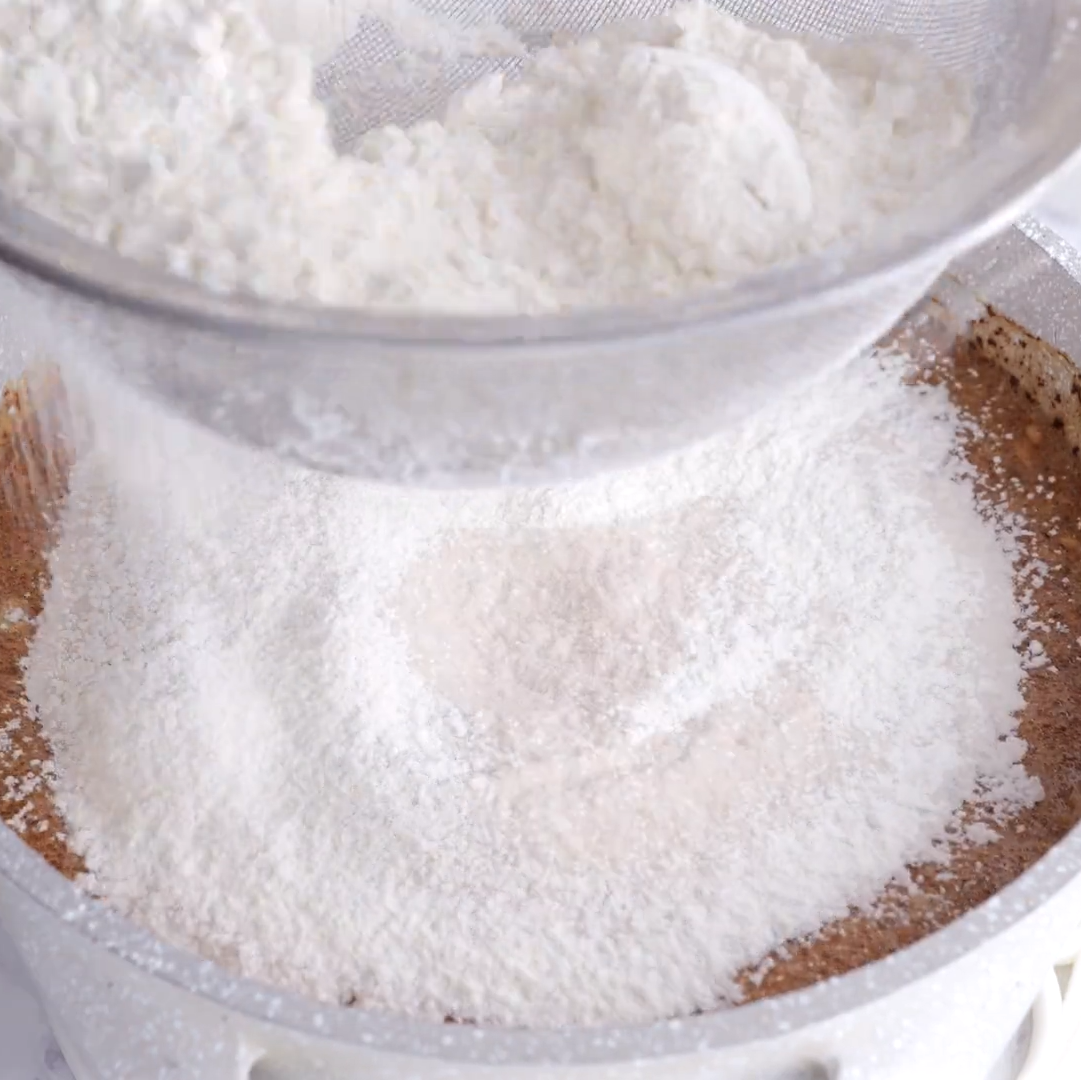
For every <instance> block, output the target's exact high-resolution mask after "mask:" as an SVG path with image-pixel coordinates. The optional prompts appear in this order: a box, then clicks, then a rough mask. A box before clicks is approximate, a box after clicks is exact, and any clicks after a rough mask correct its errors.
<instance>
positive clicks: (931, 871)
mask: <svg viewBox="0 0 1081 1080" xmlns="http://www.w3.org/2000/svg"><path fill="white" fill-rule="evenodd" d="M1003 335H1005V337H1004V336H1003ZM1006 338H1008V339H1009V340H1008V342H1006V345H1007V346H1008V348H1007V350H1006V351H1010V350H1012V351H1013V352H1014V353H1016V352H1017V351H1018V350H1019V349H1020V350H1021V351H1025V350H1028V349H1029V348H1030V347H1031V348H1033V349H1035V348H1036V347H1037V346H1038V343H1036V342H1035V341H1034V339H1028V338H1027V336H1026V335H1024V334H1023V333H1022V332H1019V331H1017V328H1015V327H1009V325H1008V324H1005V323H1004V322H1003V321H1002V320H1000V319H996V318H995V317H991V318H989V319H988V320H986V321H985V322H984V323H983V324H977V326H976V327H975V329H974V334H973V336H972V338H971V339H969V340H967V341H966V342H964V343H962V344H960V345H959V346H958V348H957V349H956V352H955V356H954V357H953V358H952V359H951V360H950V361H947V362H940V363H939V364H937V365H935V366H934V367H932V368H930V369H928V370H927V372H926V373H925V375H926V378H927V379H928V380H929V381H936V382H937V381H944V382H945V383H946V384H947V386H948V387H949V390H950V394H951V397H952V398H953V400H954V401H955V403H957V405H958V406H959V407H960V408H961V410H962V411H963V413H964V414H965V415H966V416H968V417H970V418H972V419H973V420H975V421H976V422H977V424H978V428H979V432H978V433H977V434H973V435H969V436H966V438H965V441H964V444H963V445H964V450H965V453H966V455H967V457H968V458H969V460H970V461H971V463H972V464H973V466H975V468H976V470H977V471H978V474H979V477H980V481H979V484H980V487H981V489H982V491H983V492H984V493H985V494H986V495H987V496H988V497H989V499H990V500H991V501H993V502H995V503H1004V504H1005V505H1006V507H1007V508H1008V510H1009V511H1012V512H1014V513H1017V514H1020V515H1023V516H1024V517H1025V519H1026V520H1027V521H1028V523H1029V531H1030V533H1031V536H1030V537H1029V539H1028V540H1027V544H1028V550H1029V554H1030V556H1032V557H1035V558H1036V559H1038V560H1040V562H1042V563H1043V564H1045V566H1046V571H1045V572H1044V574H1043V575H1042V579H1039V580H1037V581H1033V580H1032V579H1028V580H1026V581H1020V580H1019V581H1018V586H1017V587H1018V590H1019V592H1026V593H1030V594H1031V600H1032V601H1033V602H1034V603H1035V605H1036V608H1037V611H1038V614H1037V616H1036V618H1037V619H1038V620H1039V621H1040V622H1041V623H1042V624H1043V627H1044V628H1042V629H1041V630H1040V631H1039V632H1038V633H1037V634H1036V635H1035V637H1036V638H1038V639H1039V641H1040V642H1041V645H1042V647H1043V650H1044V654H1045V655H1044V656H1042V657H1040V658H1039V663H1041V664H1042V666H1038V667H1036V668H1034V669H1033V670H1031V671H1030V673H1029V677H1028V680H1027V685H1026V687H1025V699H1026V703H1027V704H1026V707H1025V709H1024V711H1023V714H1022V717H1021V722H1020V733H1021V735H1022V736H1023V737H1024V738H1025V739H1026V740H1027V742H1028V744H1029V750H1028V753H1027V755H1026V758H1025V765H1026V768H1027V769H1028V771H1029V772H1030V773H1031V774H1032V775H1034V776H1037V777H1039V779H1040V780H1041V782H1042V783H1043V786H1044V790H1045V797H1044V799H1043V800H1042V801H1041V802H1040V803H1039V804H1037V805H1036V806H1035V807H1033V808H1031V809H1030V810H1027V811H1025V812H1023V813H1021V814H1019V815H1018V816H1017V817H1016V818H1014V819H1013V820H1012V821H1010V822H1009V823H1007V824H1006V825H1005V826H1002V827H1000V828H999V830H998V831H999V832H1000V835H1001V839H999V840H998V841H997V842H994V843H990V844H983V845H972V844H969V845H967V846H958V847H957V848H956V849H955V851H954V852H953V855H952V858H951V861H950V864H949V865H948V866H942V865H934V866H916V867H911V868H910V870H911V875H912V880H913V882H914V883H915V885H916V886H917V887H916V888H913V889H900V888H898V889H894V890H891V891H889V892H887V893H886V894H885V895H884V896H883V897H882V898H881V900H880V902H879V903H878V904H877V906H876V908H875V910H874V911H873V912H871V913H866V914H861V913H856V912H854V913H853V914H852V915H851V916H850V917H849V918H847V919H844V920H842V921H840V922H837V923H834V924H831V925H829V926H827V927H825V928H824V929H823V930H822V931H820V932H819V933H818V934H816V935H814V936H813V937H812V938H809V939H807V940H799V941H792V942H788V943H786V944H785V945H784V946H783V947H781V948H779V949H778V950H776V951H775V952H774V953H773V954H771V955H770V956H768V957H766V958H764V959H763V961H762V962H761V963H760V964H758V965H756V966H755V967H754V969H753V970H749V971H746V972H744V973H743V976H742V978H741V986H742V989H743V991H744V994H745V998H746V1000H748V1001H751V1000H756V999H759V998H763V997H769V996H773V995H776V994H780V993H783V992H785V991H788V990H794V989H798V988H801V987H805V986H808V985H810V984H812V983H814V982H817V981H819V980H821V979H823V978H826V977H829V976H836V975H840V974H843V973H845V972H847V971H850V970H852V969H854V968H856V967H859V966H861V965H863V964H865V963H868V962H870V961H873V960H877V959H880V958H882V957H884V956H886V955H888V954H890V953H892V952H894V951H896V950H897V949H900V948H903V947H904V946H906V945H909V944H912V943H913V942H915V941H918V940H919V939H920V938H922V937H925V936H926V935H927V934H929V933H931V932H933V931H934V930H936V929H938V928H940V927H942V926H944V925H946V924H947V923H949V922H950V921H952V920H953V919H955V918H957V917H958V916H959V915H961V914H963V913H964V912H965V911H968V910H969V909H971V908H972V907H974V906H976V905H977V904H979V903H982V902H983V901H984V900H986V899H988V898H989V897H990V896H992V895H993V894H994V893H996V892H997V891H999V890H1000V889H1001V888H1002V887H1003V886H1005V885H1006V884H1008V883H1009V882H1010V881H1012V880H1013V879H1014V878H1015V877H1017V876H1018V875H1019V874H1020V873H1022V872H1023V871H1024V870H1025V869H1026V868H1028V867H1029V866H1031V865H1032V864H1033V863H1034V862H1035V861H1036V860H1037V859H1039V858H1040V857H1041V856H1042V855H1044V854H1045V853H1046V852H1047V851H1048V850H1049V849H1050V848H1051V847H1052V846H1053V845H1054V844H1055V843H1056V842H1057V841H1058V840H1060V839H1061V838H1062V837H1063V836H1064V835H1065V834H1066V833H1067V832H1068V831H1069V830H1070V829H1071V828H1072V827H1073V826H1074V825H1075V824H1076V823H1077V822H1078V821H1079V820H1081V736H1079V735H1078V733H1077V732H1075V723H1076V721H1075V719H1074V718H1075V717H1078V716H1081V590H1079V589H1078V588H1077V587H1076V584H1075V578H1081V459H1079V456H1078V443H1077V435H1078V433H1079V431H1081V419H1079V420H1078V422H1076V423H1074V422H1073V420H1072V419H1071V417H1074V416H1076V417H1081V382H1078V383H1077V384H1076V385H1077V393H1076V395H1075V396H1074V397H1073V398H1072V399H1071V400H1065V399H1064V398H1069V397H1070V394H1069V391H1068V389H1067V390H1066V391H1064V397H1061V398H1060V400H1059V401H1058V406H1059V407H1058V408H1052V411H1051V412H1050V413H1048V412H1045V411H1043V410H1041V408H1040V407H1039V406H1038V405H1037V402H1036V393H1035V391H1036V389H1037V388H1036V386H1035V384H1033V385H1032V387H1031V391H1033V392H1029V393H1027V392H1026V390H1027V389H1028V388H1029V383H1028V382H1026V380H1024V379H1018V377H1017V376H1016V375H1013V376H1011V375H1010V374H1009V373H1007V372H1006V371H1005V370H1003V367H1002V366H1001V364H1000V362H1001V361H1002V359H1003V351H1004V347H1003V343H1004V341H1005V339H1006ZM1022 343H1023V347H1022ZM1039 348H1044V349H1046V347H1045V346H1039ZM1060 359H1061V358H1060ZM1071 370H1072V369H1071ZM1038 377H1039V376H1034V378H1038ZM30 397H31V390H30V388H29V387H28V386H27V385H26V384H25V383H22V384H18V385H14V386H10V387H8V388H7V389H6V390H5V392H4V398H3V408H2V412H0V477H2V478H3V486H2V489H0V496H2V497H0V817H2V818H3V820H4V821H5V822H6V823H7V824H8V825H9V826H11V827H12V828H14V829H15V830H16V831H17V832H18V833H19V835H20V836H22V838H23V839H24V840H25V842H26V843H28V844H29V845H30V846H31V847H32V848H33V849H34V850H35V851H37V852H38V853H39V854H40V855H42V856H43V857H44V858H45V859H46V860H48V862H49V863H51V864H52V865H53V866H54V867H55V868H56V869H57V870H59V871H60V872H61V873H63V874H64V875H65V876H67V877H69V878H75V877H76V876H77V875H78V874H79V873H80V872H81V870H82V869H83V864H82V860H81V859H80V858H79V857H78V856H77V855H76V854H75V853H73V852H72V851H71V850H70V849H69V848H68V846H67V844H66V838H65V834H64V825H63V821H62V820H61V819H60V818H59V816H58V815H57V813H56V810H55V808H54V806H53V804H52V799H51V796H50V789H49V776H50V770H51V763H50V752H49V747H48V745H47V743H46V741H45V740H44V738H43V737H42V735H41V733H40V731H39V730H38V727H37V725H36V723H35V722H34V720H33V719H32V717H30V716H29V715H28V714H27V709H26V705H25V697H24V692H23V680H22V663H23V660H24V658H25V656H26V650H27V647H28V644H29V641H30V637H31V634H32V631H33V619H34V618H35V617H36V616H37V614H38V613H39V612H40V610H41V604H42V595H43V589H44V585H45V583H46V574H47V564H46V552H47V547H48V539H49V535H50V531H51V528H52V522H53V520H54V516H55V514H54V510H55V505H56V500H57V498H58V497H59V496H60V494H61V493H62V491H63V488H64V478H65V475H66V466H67V457H66V454H65V449H64V447H63V446H62V445H61V446H59V447H57V446H55V445H53V446H51V448H50V450H49V452H48V453H47V452H46V450H45V446H46V445H48V444H50V442H51V440H46V439H44V438H43V437H42V429H41V425H40V418H41V417H42V416H45V418H46V421H47V420H48V412H49V410H51V409H55V408H62V405H58V404H57V400H61V401H62V395H59V394H57V386H56V384H55V382H53V383H51V384H48V385H46V387H45V389H44V391H43V392H39V393H38V394H36V395H35V396H34V400H33V401H31V400H30ZM46 403H47V404H46ZM1064 417H1065V419H1064ZM41 492H44V493H45V496H46V497H45V498H39V497H38V494H39V493H41ZM448 1019H449V1018H448Z"/></svg>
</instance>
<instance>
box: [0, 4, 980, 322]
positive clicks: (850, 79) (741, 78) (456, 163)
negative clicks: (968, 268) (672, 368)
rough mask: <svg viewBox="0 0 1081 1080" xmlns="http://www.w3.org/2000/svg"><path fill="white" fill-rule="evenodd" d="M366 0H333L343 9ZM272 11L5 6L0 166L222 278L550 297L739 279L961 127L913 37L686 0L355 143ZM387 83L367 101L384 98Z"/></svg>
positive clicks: (875, 218)
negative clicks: (786, 35) (338, 136)
mask: <svg viewBox="0 0 1081 1080" xmlns="http://www.w3.org/2000/svg"><path fill="white" fill-rule="evenodd" d="M360 6H363V5H359V4H349V3H347V4H344V5H338V6H334V5H332V6H331V8H329V9H328V15H327V18H328V19H329V20H330V22H329V23H328V25H335V24H336V21H340V20H347V19H350V18H352V17H354V16H355V14H356V12H357V11H358V9H359V7H360ZM367 6H368V7H370V9H371V11H372V13H374V15H375V16H376V17H378V18H380V19H384V20H388V19H393V18H394V17H395V14H396V13H397V14H399V15H400V14H401V12H408V10H409V9H408V7H407V6H404V5H401V4H395V3H393V2H389V0H379V2H378V3H377V2H376V0H370V2H369V4H368V5H367ZM280 7H281V5H280V4H278V3H272V4H270V5H269V7H268V5H267V3H266V2H265V0H262V2H260V0H224V2H220V3H219V2H214V3H211V2H210V0H155V2H153V3H147V2H145V0H109V2H107V3H105V2H100V0H8V2H7V3H5V4H3V5H0V185H2V187H3V188H4V190H5V192H6V193H7V194H8V195H9V196H12V197H14V198H17V199H19V200H22V201H23V202H25V203H26V204H27V205H29V206H30V207H32V208H33V209H35V210H37V211H39V212H41V213H42V214H45V215H47V216H49V217H51V218H54V219H55V220H57V221H58V222H61V223H62V224H64V225H66V226H68V227H69V228H71V229H74V230H75V231H77V232H78V233H80V234H82V235H83V236H86V237H89V238H91V239H93V240H96V241H98V242H100V243H102V244H106V245H109V246H111V247H113V248H115V249H116V250H117V251H119V252H121V253H123V254H125V255H128V256H131V257H133V258H135V259H138V260H141V261H143V262H145V263H147V264H150V265H156V266H159V267H162V268H164V269H168V270H171V271H172V272H174V273H176V274H180V275H182V276H184V277H188V278H192V279H194V280H196V281H198V282H201V283H202V284H204V285H206V286H208V287H210V288H212V289H215V290H218V291H223V292H234V291H239V292H245V293H254V294H257V295H260V296H263V297H269V298H275V299H281V300H305V301H316V302H321V303H328V304H339V305H353V306H359V307H376V308H397V309H417V308H423V309H439V310H446V311H459V312H540V311H549V310H560V309H565V308H574V307H589V306H596V305H606V304H619V303H632V302H635V301H639V300H642V299H644V298H648V297H651V296H658V295H672V294H678V293H683V292H688V291H693V290H697V289H702V288H707V287H717V286H727V285H731V284H733V283H735V282H737V281H739V280H741V279H743V278H746V277H747V276H749V275H753V274H755V273H758V272H761V271H762V270H765V269H767V268H769V267H771V266H775V265H778V264H783V263H788V262H790V261H792V260H795V259H798V258H799V257H801V256H804V255H808V254H812V253H814V252H817V251H820V250H822V249H824V248H826V247H829V246H830V245H834V244H837V243H838V242H841V241H854V242H858V241H859V240H860V239H861V238H864V237H866V236H867V235H868V234H869V233H871V232H872V231H873V230H874V229H875V228H876V226H877V225H878V224H880V223H881V221H882V219H883V217H884V216H885V215H888V214H892V213H895V212H897V211H899V210H901V209H903V208H905V207H906V206H908V205H909V204H911V203H912V202H913V201H914V200H915V199H916V198H917V197H919V196H920V195H922V194H923V193H924V192H925V191H926V190H927V189H928V187H929V185H930V184H931V182H932V181H933V180H935V179H937V178H938V177H939V176H940V175H941V172H942V170H943V168H944V167H946V165H947V163H948V162H949V161H950V160H951V159H952V158H953V157H955V156H956V155H957V153H958V152H959V150H960V149H961V148H962V147H963V145H964V143H965V140H966V137H967V133H968V128H969V109H968V101H967V95H966V94H965V92H964V91H963V89H962V88H960V87H958V86H956V85H954V84H953V83H952V82H951V81H950V80H949V79H948V78H946V77H945V76H943V75H941V74H939V73H937V72H935V71H932V70H929V69H928V68H927V67H926V66H925V65H924V64H923V63H922V62H921V61H920V60H919V59H918V58H916V57H915V56H913V55H911V54H909V53H908V52H905V51H901V50H898V49H897V48H895V47H893V46H890V45H886V44H882V43H854V44H850V45H848V46H845V47H838V46H835V45H834V46H827V45H826V44H825V43H815V42H809V43H800V42H797V41H794V40H785V39H780V38H775V37H772V36H770V35H769V34H767V33H765V32H763V31H761V30H756V29H751V28H749V27H747V26H745V25H743V24H741V23H740V22H738V21H737V20H735V19H733V18H732V17H730V16H728V15H725V14H723V13H722V12H720V11H718V10H717V9H715V8H714V7H712V6H711V5H709V4H707V3H704V2H697V3H687V4H682V5H679V6H677V7H675V8H674V9H672V11H671V12H670V13H669V14H668V15H665V16H663V17H659V18H656V19H653V20H650V21H640V22H625V23H615V24H611V25H608V26H606V27H604V28H602V30H601V31H599V32H598V33H597V34H596V35H595V36H593V37H587V38H585V39H583V40H581V41H578V42H570V43H565V44H558V45H553V46H552V47H550V48H547V49H544V50H542V51H541V52H539V53H538V54H537V55H536V56H534V58H533V59H532V61H531V62H529V63H527V64H526V65H525V67H524V69H523V71H522V72H521V75H520V77H517V78H513V79H512V78H509V77H508V76H507V75H506V74H505V73H496V74H492V75H489V76H488V77H486V78H484V79H482V80H480V81H479V82H478V83H476V84H475V85H473V86H470V87H468V88H467V89H465V90H464V91H463V92H461V93H460V94H458V95H457V96H456V97H454V98H453V99H452V100H451V101H450V102H449V103H448V104H447V106H446V109H445V114H444V115H443V116H442V117H441V118H440V119H438V120H436V119H430V120H426V121H424V122H421V123H417V124H415V125H414V126H412V127H410V128H408V129H404V130H403V129H401V128H398V127H392V126H391V127H380V128H376V129H373V130H370V131H368V132H367V133H366V134H365V135H364V136H363V137H362V138H360V139H359V140H358V141H357V143H356V144H355V145H354V146H353V147H352V148H351V149H352V154H351V155H349V156H339V155H338V154H337V153H336V151H335V149H334V147H333V146H332V144H331V138H330V133H329V127H328V122H327V117H326V115H325V113H324V110H323V107H322V105H321V104H320V103H319V102H318V101H316V99H315V98H314V96H313V91H312V68H311V63H310V61H309V59H308V57H307V55H306V53H305V52H304V51H303V50H302V49H300V48H294V47H292V46H290V45H288V44H280V43H278V42H276V41H275V40H274V38H273V37H272V36H271V33H270V31H268V29H267V28H266V27H265V26H264V25H263V23H262V22H260V21H259V18H258V17H257V15H258V13H259V11H260V10H267V11H269V12H270V13H271V14H272V15H273V13H274V12H275V11H276V10H278V9H279V8H280ZM403 17H404V16H403ZM407 23H408V20H407ZM271 29H272V30H273V32H274V34H276V35H278V36H279V37H283V38H284V39H285V40H286V41H288V40H291V39H292V38H293V37H295V33H296V32H295V28H294V27H293V24H291V23H288V20H284V21H283V20H282V19H281V18H280V17H279V18H275V19H272V20H271ZM392 29H393V27H392ZM313 33H314V37H315V38H318V39H319V42H318V43H317V44H316V43H313V48H314V47H318V48H319V49H321V50H323V51H325V41H324V40H323V39H324V38H325V34H324V28H320V29H318V32H315V31H313ZM411 34H414V35H415V27H413V26H412V23H408V25H407V26H405V28H404V29H403V34H402V38H403V40H404V41H405V42H406V43H408V41H410V40H412V38H411V36H410V35H411ZM478 41H480V38H478ZM481 44H483V46H484V50H485V51H491V50H492V48H493V47H494V46H495V45H497V44H498V42H497V41H496V40H495V38H494V37H492V36H491V35H488V37H486V38H484V40H483V41H482V42H481ZM509 51H511V52H514V51H515V50H513V49H510V50H509ZM517 52H521V49H518V50H517ZM512 59H514V60H515V61H517V60H518V59H520V57H512ZM406 89H411V92H413V93H416V92H417V88H416V87H415V86H414V87H412V88H406ZM387 92H388V93H391V94H392V96H393V95H394V94H401V93H404V90H403V88H402V87H398V88H397V89H394V90H393V91H387ZM370 96H372V98H373V100H372V102H369V103H366V102H365V101H364V100H360V101H352V102H350V109H351V111H352V113H353V114H354V115H359V116H361V117H362V118H363V117H364V116H365V115H368V114H370V115H372V116H374V115H377V114H378V113H379V108H381V106H378V105H377V103H376V101H375V98H376V97H378V96H379V95H377V94H376V92H375V88H374V87H373V88H372V90H371V95H370ZM383 96H384V97H385V96H386V95H385V94H384V95H383ZM421 96H422V97H423V94H422V95H421ZM369 105H370V108H369Z"/></svg>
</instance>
